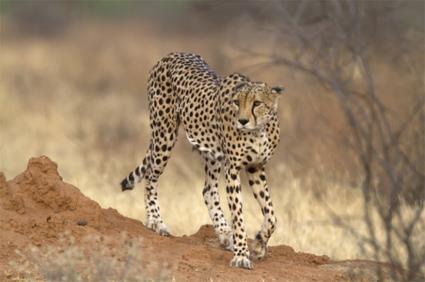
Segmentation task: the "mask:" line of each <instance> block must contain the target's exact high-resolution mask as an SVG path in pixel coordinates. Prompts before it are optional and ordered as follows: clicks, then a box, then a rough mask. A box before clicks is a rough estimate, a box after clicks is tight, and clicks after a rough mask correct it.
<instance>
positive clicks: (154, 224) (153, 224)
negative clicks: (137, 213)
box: [146, 219, 170, 236]
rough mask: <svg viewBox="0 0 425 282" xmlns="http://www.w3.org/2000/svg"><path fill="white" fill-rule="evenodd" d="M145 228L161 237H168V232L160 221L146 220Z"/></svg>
mask: <svg viewBox="0 0 425 282" xmlns="http://www.w3.org/2000/svg"><path fill="white" fill-rule="evenodd" d="M146 227H147V228H149V229H151V230H153V231H155V232H156V233H158V234H159V235H161V236H170V232H169V231H168V228H167V226H166V225H165V224H164V222H162V220H161V221H160V220H155V219H148V220H147V223H146Z"/></svg>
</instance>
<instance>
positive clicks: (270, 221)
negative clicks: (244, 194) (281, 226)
mask: <svg viewBox="0 0 425 282" xmlns="http://www.w3.org/2000/svg"><path fill="white" fill-rule="evenodd" d="M247 174H248V183H249V185H250V186H251V187H252V190H253V193H254V197H255V198H256V199H257V202H258V203H259V204H260V207H261V212H262V213H263V216H264V221H263V224H262V226H261V229H260V231H258V232H257V234H256V235H255V241H254V244H253V246H252V253H251V255H252V257H253V258H256V259H261V258H263V257H264V256H265V255H266V252H267V242H268V240H269V239H270V237H271V235H272V233H273V232H274V230H275V228H276V222H277V220H276V216H275V215H274V210H273V204H272V201H271V199H270V195H269V189H268V187H267V181H266V173H265V171H264V168H262V167H261V168H256V167H250V168H248V169H247Z"/></svg>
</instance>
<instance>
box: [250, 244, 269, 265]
mask: <svg viewBox="0 0 425 282" xmlns="http://www.w3.org/2000/svg"><path fill="white" fill-rule="evenodd" d="M266 252H267V244H266V243H264V242H263V241H259V240H255V241H254V242H253V243H252V249H251V259H256V260H261V259H262V258H264V256H265V255H266Z"/></svg>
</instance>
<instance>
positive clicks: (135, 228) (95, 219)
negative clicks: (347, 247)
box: [0, 156, 387, 281]
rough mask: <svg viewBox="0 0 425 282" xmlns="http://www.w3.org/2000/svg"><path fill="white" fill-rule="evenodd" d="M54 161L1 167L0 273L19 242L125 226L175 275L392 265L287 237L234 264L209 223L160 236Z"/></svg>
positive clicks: (274, 275) (325, 275)
mask: <svg viewBox="0 0 425 282" xmlns="http://www.w3.org/2000/svg"><path fill="white" fill-rule="evenodd" d="M57 168H58V167H57V164H56V163H54V162H53V161H51V160H50V159H49V158H48V157H45V156H42V157H38V158H31V159H30V160H29V162H28V166H27V169H26V170H25V171H24V172H23V173H21V174H19V175H18V176H16V177H15V178H14V179H12V180H9V181H6V178H5V176H4V174H3V173H1V172H0V238H1V241H0V281H5V280H8V279H12V277H13V270H11V269H10V266H9V262H10V261H13V260H15V259H16V258H17V254H16V250H21V251H22V250H25V249H26V247H28V246H29V245H34V246H38V247H43V246H50V245H51V246H54V245H55V244H59V238H60V236H61V234H63V233H64V232H68V233H69V234H72V236H73V237H74V238H75V244H79V243H80V242H81V244H82V242H83V241H84V240H83V239H84V238H86V237H87V236H107V237H108V238H112V239H114V238H117V241H118V238H119V237H120V236H122V234H123V232H125V233H126V234H127V235H128V236H130V237H132V238H133V237H134V238H135V237H137V238H142V239H143V242H144V245H142V248H143V250H141V251H143V252H144V253H145V255H146V257H148V258H149V261H151V262H152V261H155V260H158V261H166V262H167V263H168V264H169V265H173V266H174V268H173V277H174V279H175V281H376V277H375V269H376V267H377V266H384V268H387V266H386V265H385V264H381V263H377V262H372V261H361V260H351V261H333V260H331V259H330V258H329V257H327V256H318V255H314V254H308V253H302V252H296V251H294V249H293V248H291V247H289V246H284V245H280V246H273V247H269V250H268V254H267V256H266V257H265V258H264V259H263V260H261V261H255V262H254V269H253V270H244V269H236V268H231V267H229V261H230V259H231V258H232V253H231V252H229V251H226V250H224V249H222V248H221V247H220V246H219V244H218V241H217V239H216V236H215V234H214V230H213V228H212V227H211V226H210V225H204V226H202V227H201V228H200V229H199V231H198V232H197V233H195V234H193V235H191V236H182V237H174V236H170V237H161V236H159V235H157V234H156V233H154V232H152V231H150V230H148V229H146V228H145V227H144V226H143V224H142V222H140V221H138V220H134V219H130V218H127V217H124V216H122V215H121V214H119V213H118V212H117V211H116V210H115V209H112V208H108V209H103V208H101V207H100V205H99V204H98V203H96V202H95V201H93V200H91V199H89V198H87V197H85V196H84V195H83V194H82V193H81V192H80V190H79V189H78V188H76V187H75V186H73V185H71V184H68V183H66V182H64V181H63V180H62V177H61V176H60V175H59V173H58V170H57ZM112 241H113V240H112ZM143 246H145V247H143ZM105 247H107V248H114V245H113V244H109V245H107V246H105ZM115 247H116V246H115Z"/></svg>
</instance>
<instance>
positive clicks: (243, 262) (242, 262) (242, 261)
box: [230, 255, 253, 269]
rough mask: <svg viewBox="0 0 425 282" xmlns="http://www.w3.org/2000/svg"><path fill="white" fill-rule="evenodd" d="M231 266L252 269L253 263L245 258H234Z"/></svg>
mask: <svg viewBox="0 0 425 282" xmlns="http://www.w3.org/2000/svg"><path fill="white" fill-rule="evenodd" d="M230 266H233V267H240V268H245V269H252V266H253V265H252V262H251V261H250V260H249V258H247V257H245V256H236V255H235V256H234V257H233V258H232V260H231V261H230Z"/></svg>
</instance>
